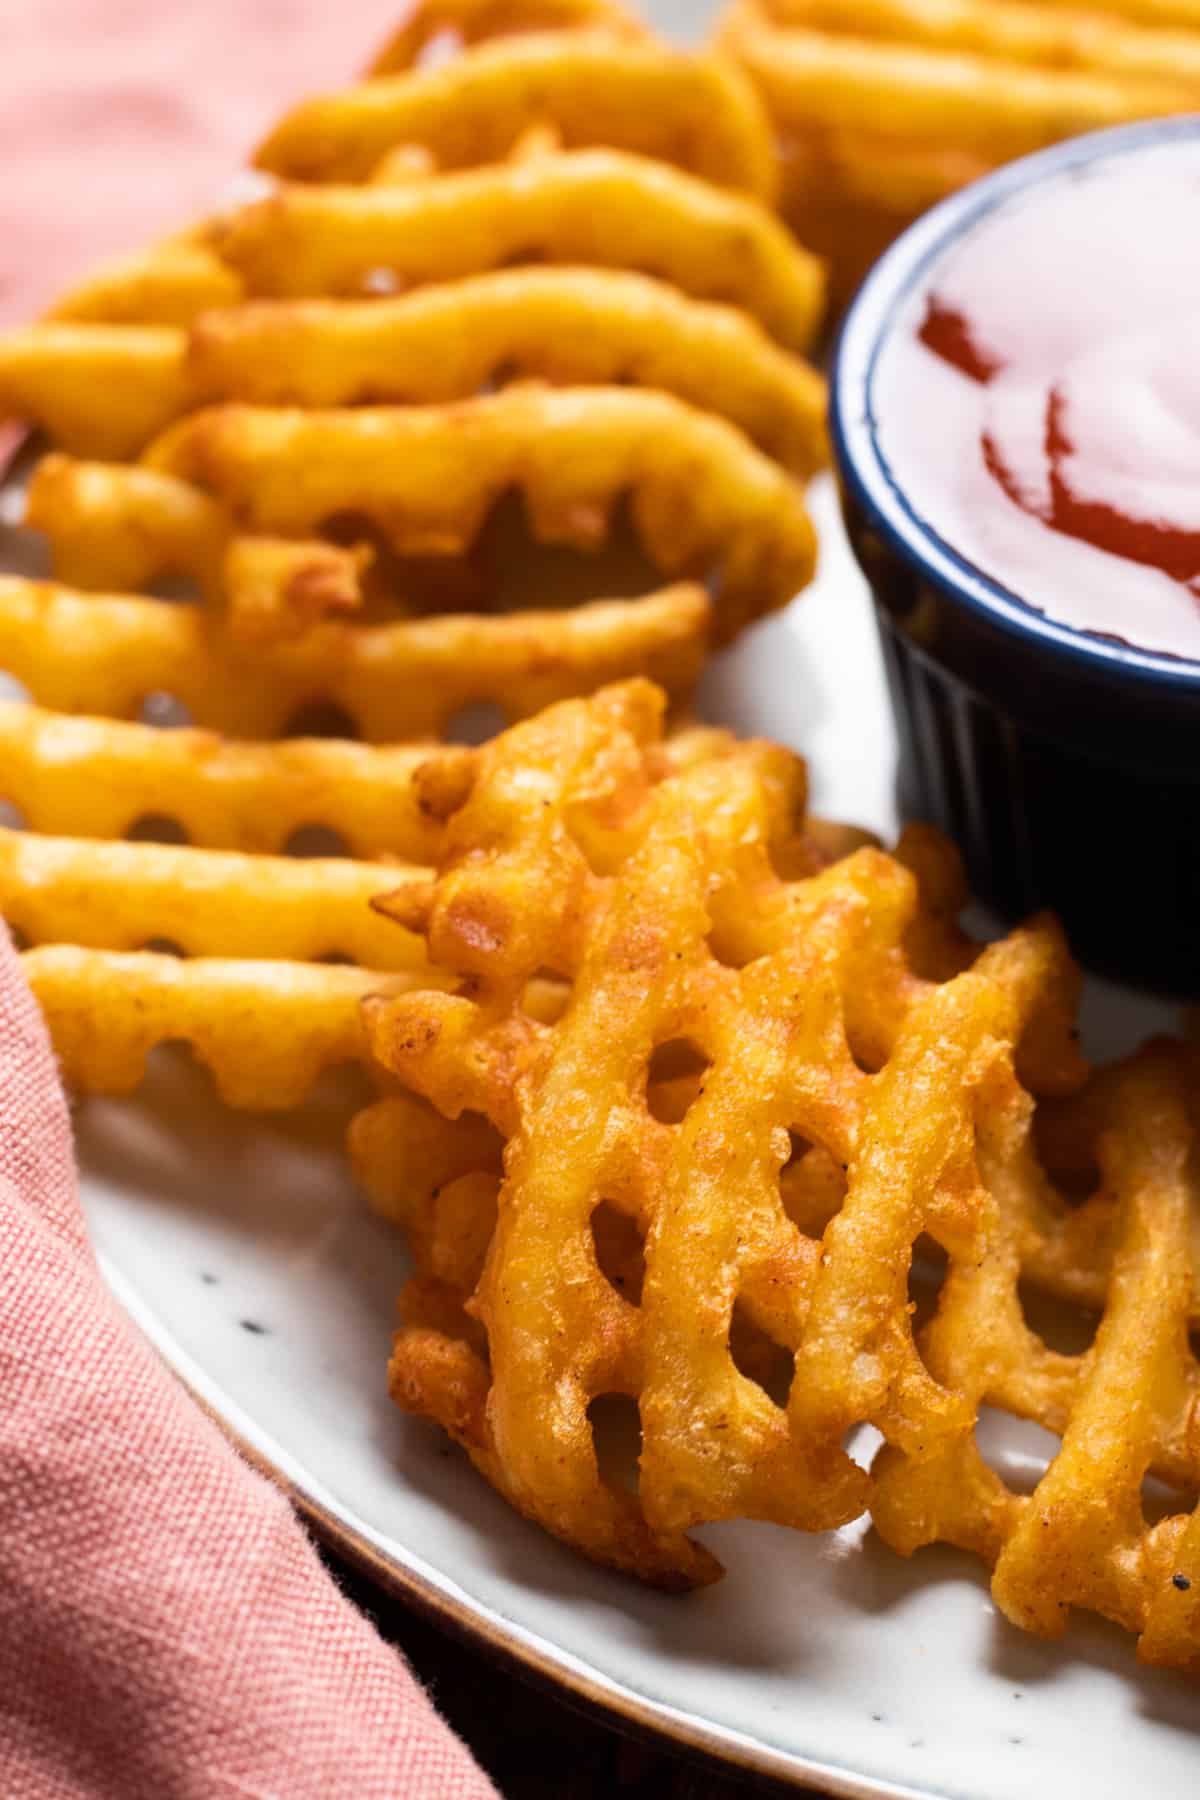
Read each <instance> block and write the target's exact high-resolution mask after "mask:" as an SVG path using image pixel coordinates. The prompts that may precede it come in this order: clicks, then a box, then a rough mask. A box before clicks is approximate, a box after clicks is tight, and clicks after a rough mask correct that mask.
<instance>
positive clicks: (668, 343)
mask: <svg viewBox="0 0 1200 1800" xmlns="http://www.w3.org/2000/svg"><path fill="white" fill-rule="evenodd" d="M380 60H381V63H382V64H383V65H386V69H387V71H388V72H385V71H384V69H383V68H381V67H378V66H377V68H376V70H375V72H374V78H373V79H368V80H365V81H363V82H360V83H359V84H358V85H357V86H355V87H353V88H350V89H347V90H346V91H345V92H344V93H342V94H336V95H331V96H328V97H326V98H324V99H320V98H319V99H316V100H312V101H308V102H304V103H302V104H301V105H300V106H299V107H297V108H295V109H294V110H293V112H292V113H290V114H289V115H288V116H287V118H285V119H284V120H283V121H282V122H281V124H280V125H279V126H278V127H277V128H276V130H275V131H274V132H273V133H272V134H271V135H270V136H269V138H268V140H267V143H266V145H265V146H264V148H263V150H262V152H261V153H260V158H259V161H260V164H261V165H262V166H263V168H265V169H268V170H270V171H271V174H270V175H269V176H268V175H262V174H258V175H256V174H255V173H254V172H253V171H252V172H250V175H249V180H250V181H251V182H253V183H255V184H256V192H257V198H254V199H251V200H249V201H247V200H245V199H244V198H243V199H241V200H235V199H233V198H232V197H231V200H230V203H229V206H228V208H227V209H226V210H225V211H224V213H223V214H222V215H221V216H220V217H218V218H214V219H211V220H209V221H207V222H202V223H201V224H200V225H198V226H196V227H195V228H194V229H193V230H191V231H190V232H188V233H187V234H185V235H183V236H180V237H177V238H175V239H172V240H169V241H168V242H166V243H164V244H161V245H159V246H156V247H154V248H152V249H151V250H150V251H148V252H147V253H145V254H144V255H143V256H141V257H140V258H134V259H132V260H127V261H126V262H125V263H124V264H123V265H121V266H120V267H118V268H115V269H113V270H110V271H107V272H106V271H102V272H101V273H100V275H99V276H98V277H97V278H96V280H95V282H93V283H92V284H90V285H89V286H87V287H85V288H84V289H82V290H80V291H78V292H77V293H76V294H74V295H69V296H67V297H66V299H65V300H64V301H63V302H62V303H61V304H60V306H59V307H58V308H56V309H55V312H54V313H53V314H52V315H51V316H50V317H49V318H48V319H47V320H45V321H43V322H42V323H41V324H39V325H35V326H31V327H29V328H27V329H26V330H25V331H23V332H20V333H16V334H14V335H12V336H11V337H10V338H9V339H8V340H7V341H6V342H4V343H3V344H0V411H2V412H3V413H6V414H8V415H10V416H11V417H12V418H14V419H16V420H19V421H21V422H23V423H25V424H30V425H33V426H36V427H38V428H40V429H41V430H42V431H44V432H46V433H47V434H48V435H49V436H50V437H51V439H52V440H53V441H54V443H55V444H57V445H58V446H59V447H60V448H61V449H63V450H66V451H68V452H70V455H68V456H66V457H64V456H63V455H61V454H54V455H50V456H48V457H46V458H44V459H43V461H42V463H41V464H40V465H39V467H38V468H37V469H36V470H35V472H34V474H33V477H32V480H31V482H30V487H29V495H28V509H27V520H28V523H29V524H30V525H31V526H32V527H33V528H34V529H37V530H41V531H44V532H45V533H46V534H47V536H48V537H49V538H50V540H51V548H52V553H53V571H54V573H55V575H56V576H57V577H58V578H59V579H60V580H62V581H63V582H64V583H66V584H67V585H69V586H76V587H79V588H83V589H94V590H109V591H111V592H120V591H128V592H137V591H139V590H143V589H145V588H148V587H152V586H154V585H155V584H156V583H157V582H159V581H161V580H163V579H174V578H177V577H179V576H183V577H184V578H186V579H187V580H190V581H194V582H196V583H197V584H198V585H199V587H200V589H201V591H202V594H203V595H204V597H205V598H206V599H207V600H208V602H209V603H210V605H211V606H212V607H213V608H214V610H216V611H217V612H219V615H220V619H221V627H220V629H221V631H222V633H223V635H224V637H225V638H226V639H227V641H228V643H229V646H230V648H231V650H232V649H235V648H240V649H241V650H242V651H243V652H244V654H245V657H246V660H247V661H250V660H251V659H254V658H257V657H258V656H259V654H260V653H264V654H267V655H270V654H271V653H273V652H275V651H276V650H277V649H279V648H280V647H285V646H288V645H290V644H292V643H295V644H297V645H300V644H303V645H304V646H305V647H306V648H311V647H312V646H314V645H317V644H319V643H321V642H322V641H323V640H322V637H321V634H322V631H323V628H324V627H325V626H326V625H327V624H329V623H331V622H335V621H337V620H339V619H342V618H345V617H349V616H352V615H354V614H358V613H361V614H362V615H363V618H364V620H366V621H367V622H368V623H369V625H371V626H374V625H375V624H376V623H378V622H380V621H381V620H386V619H387V618H388V617H389V616H392V617H394V616H395V614H396V612H397V611H398V612H399V613H400V614H401V615H403V616H410V615H411V614H413V613H422V612H425V611H427V610H429V609H430V607H431V606H433V607H436V608H439V609H443V608H445V607H446V606H447V603H448V602H449V603H450V604H451V605H452V606H455V607H459V608H461V607H467V608H469V609H471V610H472V611H487V610H492V611H504V610H506V606H505V605H504V604H503V603H502V600H501V597H500V595H499V594H498V593H497V592H496V590H497V589H498V588H500V589H503V588H504V586H505V581H504V576H503V574H502V573H501V572H499V571H498V570H496V569H495V568H493V567H492V566H491V565H490V564H489V563H488V556H489V555H490V550H489V548H488V547H487V546H488V545H489V544H490V539H489V540H486V542H485V545H483V546H480V545H479V544H478V542H477V540H478V538H479V534H480V532H481V529H482V528H483V526H484V524H485V522H486V521H487V519H488V518H489V517H490V515H491V514H492V513H493V511H494V510H495V509H496V508H497V507H498V506H499V507H500V513H501V517H500V521H499V523H498V525H497V530H500V529H501V527H502V526H503V525H504V523H505V521H506V520H507V517H508V514H507V512H506V511H505V509H504V507H503V505H502V503H503V501H504V500H505V498H506V496H507V495H508V494H509V493H510V492H516V493H518V494H520V495H521V496H522V497H523V499H524V501H525V505H526V509H527V513H528V518H529V523H530V525H531V527H532V531H533V535H534V537H535V538H536V539H538V540H539V541H540V543H541V544H543V545H548V546H552V547H554V548H556V549H561V548H564V547H565V548H569V549H570V550H571V551H573V552H576V553H578V552H584V553H586V552H590V551H594V550H596V549H597V548H599V547H601V546H602V545H604V544H606V542H607V540H608V538H609V532H610V518H612V516H613V515H614V512H615V509H616V507H617V503H618V502H619V501H621V502H623V501H624V499H625V496H626V494H627V493H628V494H629V495H631V497H632V508H631V511H632V517H633V522H634V525H635V530H636V533H637V535H638V536H640V538H641V540H642V545H641V548H642V549H643V550H644V552H645V560H648V561H649V562H650V563H652V564H654V565H656V566H657V568H658V569H659V570H660V571H662V572H663V573H670V574H674V573H678V572H682V571H685V570H694V571H695V572H696V573H697V574H700V575H702V576H704V577H706V578H707V577H709V576H710V575H713V574H714V572H715V574H716V575H717V576H719V577H720V587H721V593H720V595H719V598H718V605H717V607H716V610H715V613H714V622H715V632H714V636H715V640H716V641H717V642H723V641H725V640H726V639H727V638H728V637H730V636H732V635H733V634H734V633H735V632H737V631H738V630H740V629H741V628H742V627H743V626H744V625H746V624H748V623H750V622H752V621H753V620H754V619H755V618H757V617H758V616H760V615H761V614H762V613H763V612H766V611H769V610H771V609H772V608H773V607H776V606H779V605H781V604H783V603H784V601H785V600H786V599H788V598H790V597H791V594H792V593H793V592H794V591H795V590H796V589H798V588H799V587H801V586H803V585H804V584H805V583H806V582H807V580H808V579H809V577H810V576H811V573H812V569H813V564H814V546H813V537H812V531H811V526H810V525H809V522H808V519H807V515H806V514H805V511H804V507H803V503H802V500H801V496H800V492H799V488H798V487H797V486H796V485H795V484H794V482H793V481H792V479H790V477H791V476H796V477H799V478H803V477H805V476H807V475H808V474H810V473H812V472H813V471H814V470H815V469H816V468H817V467H818V466H820V464H821V463H822V462H823V461H824V458H825V452H826V446H825V436H824V427H823V418H822V415H823V404H824V393H823V386H822V383H821V382H820V380H819V378H818V377H817V376H816V375H815V373H814V372H813V371H812V370H811V369H808V368H807V367H805V366H804V365H803V364H800V363H798V362H796V361H795V360H794V358H793V357H792V356H791V355H790V354H789V352H790V351H791V350H792V349H794V348H795V347H799V346H803V345H805V344H806V343H807V342H808V341H809V340H810V339H811V337H812V335H813V332H814V329H815V327H816V324H817V322H818V320H819V317H820V312H821V306H822V298H823V280H822V273H821V269H820V266H819V264H818V263H817V261H816V259H814V258H813V257H811V256H810V255H808V254H807V253H806V252H804V251H802V250H800V249H799V248H798V247H797V246H795V245H794V244H793V243H792V242H791V241H790V240H789V238H788V236H787V234H786V233H785V232H784V231H783V230H782V228H781V227H780V226H779V225H778V224H777V223H776V222H775V221H774V220H773V219H772V218H771V216H770V213H769V210H768V208H767V207H766V206H765V205H764V204H763V200H764V199H769V197H770V194H771V191H772V189H773V184H774V157H773V153H772V149H771V144H770V134H769V130H768V127H767V124H766V121H765V117H764V115H763V113H762V109H761V107H760V105H759V103H758V101H757V100H756V98H755V96H754V93H753V90H752V88H751V86H750V85H749V83H748V81H747V80H746V78H745V77H744V76H743V75H742V74H741V73H740V71H738V70H737V69H736V68H735V67H734V66H733V65H732V64H729V63H727V62H724V61H722V60H721V59H720V58H716V57H712V56H709V55H695V54H684V53H681V52H678V51H675V50H672V49H669V48H667V47H665V46H663V45H662V44H660V43H658V42H657V41H656V40H655V39H654V38H653V37H652V36H651V35H650V34H648V33H646V32H644V31H643V30H642V29H641V27H639V26H638V25H636V24H635V23H634V22H633V21H632V20H630V19H628V18H627V17H625V15H623V14H622V13H621V12H620V11H619V9H617V8H616V7H614V6H610V5H608V4H606V3H604V0H595V3H593V0H546V3H545V4H543V3H542V0H532V4H530V5H523V4H520V3H517V4H512V3H510V0H428V3H427V4H424V5H419V6H417V7H416V8H413V9H411V10H410V11H409V13H408V14H407V16H406V17H405V19H404V20H403V22H402V24H401V26H400V28H399V30H398V31H397V33H396V34H395V35H394V36H393V39H392V40H391V42H390V45H389V46H388V48H387V49H386V51H385V52H384V53H383V55H382V57H381V59H380ZM276 175H283V176H290V177H293V178H295V177H300V178H301V179H291V180H287V181H285V182H284V183H283V184H282V185H279V184H277V183H275V181H274V177H275V176H276ZM355 183H358V184H361V185H354V184H355ZM264 190H265V193H264ZM243 191H244V190H243ZM545 262H549V263H550V264H551V265H554V266H551V267H532V268H531V267H528V266H525V267H520V266H518V267H513V266H511V265H514V264H515V265H528V264H530V263H545ZM565 265H573V266H565ZM413 290H417V291H413ZM368 295H369V296H370V302H369V303H368V302H367V301H366V299H365V296H368ZM355 296H358V298H357V299H356V298H355ZM304 301H307V302H308V304H298V303H297V302H304ZM210 302H211V304H210ZM714 303H716V304H714ZM743 304H744V305H746V306H748V307H749V308H750V309H751V310H752V311H753V312H754V314H755V315H756V316H755V317H750V318H748V317H745V316H744V315H743V311H742V306H743ZM772 337H774V338H775V339H776V340H777V341H776V342H772V341H771V338H772ZM546 382H550V383H553V384H555V390H556V391H554V392H549V391H546V389H545V388H544V387H543V386H542V385H541V384H542V383H546ZM114 389H115V390H117V392H118V397H117V400H116V403H114V402H113V399H112V395H113V392H114ZM631 389H633V390H635V391H630V390H631ZM214 402H216V403H218V404H213V403H214ZM747 439H749V440H750V441H749V442H747ZM380 452H381V454H380ZM131 458H138V459H139V460H138V462H137V463H136V464H134V465H133V466H126V463H125V459H131ZM302 520H305V521H306V522H303V523H302V522H301V521H302ZM615 522H616V523H617V524H618V525H619V526H620V527H621V528H622V530H621V532H619V533H617V534H616V535H617V537H618V538H620V539H621V546H622V547H621V551H620V552H619V553H623V543H624V533H623V527H624V523H625V517H624V513H623V512H622V513H621V515H620V517H619V519H617V520H616V521H615ZM613 548H614V549H616V546H615V545H614V546H613ZM509 560H512V559H509ZM452 565H457V566H452ZM567 567H568V565H567V564H566V563H564V562H563V560H562V559H561V558H559V560H558V561H557V562H555V561H554V560H553V559H547V558H545V557H542V558H540V559H535V573H534V574H532V575H531V578H530V598H531V599H537V598H539V597H540V598H541V599H542V600H543V612H544V614H545V616H546V618H547V621H548V622H547V631H546V636H547V642H546V643H545V645H544V647H543V648H544V662H545V664H546V665H547V666H549V665H551V664H555V665H561V660H562V659H561V655H560V649H559V645H558V644H557V643H555V642H553V641H552V639H553V635H554V625H553V623H552V622H550V596H549V595H543V594H542V593H541V587H540V585H539V578H538V573H537V571H542V572H544V573H545V574H546V575H548V576H549V578H550V580H551V582H552V584H553V583H554V582H555V581H556V579H557V589H556V591H559V592H561V591H562V589H564V588H570V599H571V601H572V602H574V601H575V600H576V599H577V598H578V597H579V595H580V591H581V590H582V597H583V598H590V597H591V592H592V591H594V590H592V589H590V588H589V587H588V585H587V583H588V575H589V571H588V570H587V567H586V564H585V563H580V562H579V560H578V556H576V560H575V562H574V563H573V564H571V565H570V569H571V573H570V575H568V574H567V573H566V572H565V571H566V569H567ZM593 579H594V577H593ZM572 581H574V586H573V587H572V586H571V582H572ZM612 585H613V586H615V587H624V586H626V585H634V584H631V583H630V584H627V582H626V579H625V577H624V576H623V575H622V576H621V577H620V578H619V579H616V580H614V581H613V583H612ZM406 588H407V589H414V588H415V590H416V591H415V592H413V591H406ZM652 604H653V602H652ZM610 616H611V617H612V618H613V619H614V621H615V615H610ZM644 619H645V614H644V612H643V611H642V609H641V608H639V607H632V606H631V608H630V621H629V630H630V632H631V634H632V635H638V634H639V633H640V632H641V630H642V627H643V622H644ZM449 629H450V630H451V632H452V634H453V635H454V636H455V638H456V641H458V642H460V643H461V629H460V627H459V626H452V627H449ZM618 629H619V630H622V632H623V629H624V628H623V627H618ZM533 630H534V626H533V622H532V618H531V617H525V618H522V619H516V620H513V621H504V622H501V621H495V622H494V624H493V625H492V627H491V631H492V633H493V634H495V635H497V636H498V637H500V638H508V637H511V638H513V639H514V640H515V644H514V647H513V648H514V652H515V654H516V655H517V656H518V657H520V656H521V655H523V654H524V651H523V650H522V649H521V648H517V647H516V646H524V647H525V648H526V649H527V648H528V647H529V643H530V638H531V635H532V632H533ZM503 660H505V658H504V655H503V653H502V655H501V661H503ZM635 666H637V665H627V666H626V667H625V668H616V667H612V668H608V669H606V670H604V671H603V672H600V671H597V672H596V673H595V675H589V676H587V677H585V678H584V680H583V686H584V687H585V688H587V687H591V686H594V685H595V684H596V682H597V681H598V680H603V679H608V678H610V677H612V676H614V675H618V674H622V673H626V672H631V671H632V668H633V667H635ZM643 666H645V667H646V670H647V672H648V673H650V674H652V675H660V674H663V673H665V671H663V670H661V669H659V668H657V667H650V666H649V665H643ZM553 697H554V694H553V691H552V690H548V689H543V691H542V692H540V694H539V702H541V701H545V700H548V699H550V698H553ZM448 710H449V711H450V712H453V711H454V710H456V709H455V707H454V706H451V707H450V708H449V709H448ZM443 716H444V715H443ZM403 728H404V729H415V730H421V729H423V726H422V725H421V724H420V723H414V724H413V725H412V726H411V727H410V726H409V725H407V724H406V725H405V726H404V727H403Z"/></svg>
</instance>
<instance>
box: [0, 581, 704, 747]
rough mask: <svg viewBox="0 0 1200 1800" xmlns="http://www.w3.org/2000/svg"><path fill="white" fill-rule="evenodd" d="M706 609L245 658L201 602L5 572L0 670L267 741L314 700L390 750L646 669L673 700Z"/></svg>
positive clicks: (533, 618) (318, 644) (438, 626)
mask: <svg viewBox="0 0 1200 1800" xmlns="http://www.w3.org/2000/svg"><path fill="white" fill-rule="evenodd" d="M709 615H710V602H709V600H708V598H707V596H706V595H705V594H704V592H703V591H702V590H701V589H699V588H696V587H690V586H678V587H672V588H665V589H663V590H662V591H661V592H660V593H657V594H650V595H647V596H646V597H645V598H644V599H642V600H637V601H624V600H621V601H596V602H594V603H592V604H591V605H588V606H581V607H578V608H576V610H575V611H573V612H563V613H557V614H546V613H514V614H510V615H508V616H507V617H505V618H488V617H475V616H472V615H467V614H459V615H454V616H448V617H444V618H429V619H411V620H405V621H403V622H401V623H399V624H395V625H378V626H360V625H348V624H339V623H327V624H325V625H322V626H321V627H320V629H319V630H314V631H312V632H310V633H309V634H308V635H307V636H306V637H304V638H302V639H298V640H295V641H292V642H283V643H277V644H274V645H270V646H266V647H264V648H262V649H261V650H260V651H259V652H258V653H257V655H256V656H255V657H254V659H253V660H252V661H251V660H247V658H246V656H245V653H244V648H243V647H242V646H240V645H238V644H237V643H236V642H230V641H229V639H228V638H227V637H226V636H224V635H223V634H222V633H221V632H220V631H219V629H215V628H214V626H213V624H212V622H211V621H210V620H209V619H207V618H206V617H205V615H204V612H203V611H202V609H201V608H199V607H193V606H172V605H168V604H166V603H164V602H162V601H158V600H143V599H135V598H128V597H124V596H119V595H99V594H96V595H92V594H78V593H74V592H72V591H71V590H70V589H67V588H62V587H58V586H56V585H54V584H53V583H43V582H31V581H25V580H22V579H20V578H17V577H8V578H5V577H0V667H3V668H5V669H7V670H9V671H10V672H11V673H12V674H13V675H15V676H16V678H17V680H18V681H20V682H22V683H23V684H24V685H25V687H26V688H28V690H29V692H30V695H31V696H32V698H33V699H34V700H36V701H38V702H40V703H41V704H42V705H43V706H47V707H51V708H53V709H55V710H56V711H59V712H68V713H72V712H84V713H98V714H109V715H113V716H115V717H118V718H132V717H134V716H135V715H136V714H137V713H138V712H139V710H141V709H142V707H143V706H144V705H145V703H146V701H147V697H148V696H151V697H152V696H155V695H169V696H172V697H173V698H174V699H176V700H178V701H180V702H182V704H183V705H184V706H185V707H186V708H187V710H188V712H189V714H190V716H191V718H192V720H193V721H194V722H195V723H196V724H198V725H203V726H206V727H208V728H210V729H212V730H216V731H221V732H225V733H227V734H228V735H229V736H230V737H236V738H268V737H276V736H278V735H279V734H280V733H281V732H283V731H285V730H287V729H288V728H289V727H292V726H294V725H295V724H296V722H297V721H299V720H302V718H303V717H304V715H305V714H306V712H307V711H308V710H309V709H310V708H312V707H313V706H315V705H317V704H318V703H324V704H328V705H332V706H334V707H336V708H338V709H340V711H341V712H342V713H343V714H344V715H345V716H346V718H347V719H348V720H349V722H350V724H351V726H352V727H353V728H354V729H356V730H357V731H358V733H359V735H360V736H361V737H363V738H364V739H366V740H367V742H369V743H373V744H387V743H396V742H397V741H398V740H401V739H405V738H407V739H415V738H423V737H431V736H441V735H443V734H444V733H445V732H446V731H447V729H448V728H450V727H451V726H452V725H453V723H454V719H455V715H456V714H458V713H460V712H461V711H462V710H463V709H464V708H467V707H470V706H473V705H476V704H479V703H481V702H490V703H494V704H496V705H498V706H500V707H501V708H502V709H503V710H504V711H505V712H506V713H507V714H508V715H509V716H511V717H513V718H517V717H520V716H522V715H523V714H524V713H526V712H536V711H537V710H538V708H539V707H541V706H544V705H546V704H548V703H549V702H551V701H553V700H555V699H558V698H560V697H561V696H563V695H564V694H569V693H580V692H586V691H587V690H588V689H589V688H591V687H593V686H595V685H596V684H597V683H601V682H604V681H608V680H612V679H614V678H620V677H621V676H623V675H628V674H633V673H634V672H637V671H641V670H646V671H649V672H651V673H652V674H654V675H655V676H656V677H657V678H658V679H659V680H661V681H662V682H663V683H664V685H665V686H666V687H668V688H669V689H670V690H671V691H672V692H673V693H674V694H675V695H677V696H680V697H682V696H684V695H686V694H687V693H689V692H690V689H691V687H692V684H693V683H694V681H695V679H696V676H697V675H698V673H699V670H700V665H701V663H702V661H703V658H704V651H705V647H706V643H707V639H708V628H709Z"/></svg>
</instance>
